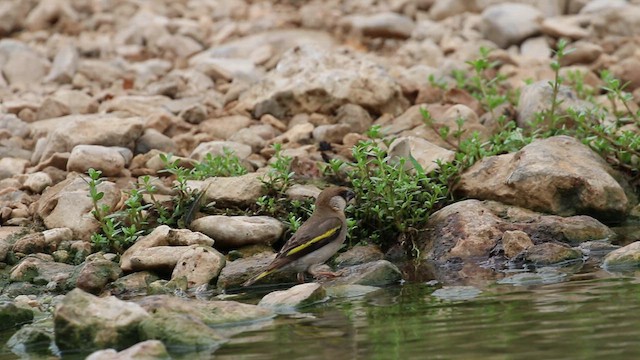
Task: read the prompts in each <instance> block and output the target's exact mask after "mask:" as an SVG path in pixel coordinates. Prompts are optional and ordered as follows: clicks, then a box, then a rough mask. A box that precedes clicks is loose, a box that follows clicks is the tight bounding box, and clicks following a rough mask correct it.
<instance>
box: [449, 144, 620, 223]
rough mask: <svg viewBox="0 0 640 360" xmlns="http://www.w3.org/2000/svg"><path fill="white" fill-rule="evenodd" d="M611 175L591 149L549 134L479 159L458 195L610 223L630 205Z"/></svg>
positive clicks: (605, 164) (467, 174)
mask: <svg viewBox="0 0 640 360" xmlns="http://www.w3.org/2000/svg"><path fill="white" fill-rule="evenodd" d="M559 154H562V156H560V155H559ZM614 176H616V175H615V173H614V172H613V170H612V169H611V168H610V166H609V165H608V164H607V163H605V161H604V160H602V158H600V156H599V155H598V154H596V153H595V152H593V151H592V150H591V149H589V148H588V147H586V146H585V145H583V144H582V143H580V142H579V141H577V140H575V139H573V138H570V137H568V136H555V137H551V138H548V139H544V140H539V141H534V142H533V143H531V144H529V145H527V146H525V147H524V148H522V150H520V151H519V152H517V153H512V154H506V155H499V156H492V157H489V158H485V159H483V160H481V161H479V162H478V163H476V164H475V165H474V166H472V167H471V168H469V169H468V171H466V172H465V173H464V174H463V175H462V177H461V182H460V192H461V193H462V194H465V195H466V196H469V197H474V198H479V199H491V200H498V201H503V202H505V203H510V204H513V205H517V206H522V207H525V208H528V209H532V210H536V211H542V212H547V213H552V214H558V215H563V216H570V215H575V214H589V215H593V216H595V217H598V218H605V219H607V218H609V219H611V218H619V217H620V216H623V215H624V214H625V213H626V212H627V211H628V207H629V203H630V202H629V200H628V198H627V195H626V194H625V191H624V189H623V187H622V186H621V185H620V184H619V183H618V182H617V181H616V179H615V178H614ZM532 189H535V191H532Z"/></svg>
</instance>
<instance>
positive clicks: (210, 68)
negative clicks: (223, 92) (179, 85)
mask: <svg viewBox="0 0 640 360" xmlns="http://www.w3.org/2000/svg"><path fill="white" fill-rule="evenodd" d="M189 63H190V65H191V66H193V67H194V68H195V69H196V70H198V71H200V72H202V73H203V74H206V75H207V76H209V77H211V78H212V79H218V80H226V81H233V80H235V79H238V80H240V81H247V82H255V81H258V80H260V79H261V78H262V77H263V76H264V72H263V71H262V70H261V69H259V68H257V67H256V66H255V64H254V62H253V61H252V60H250V59H242V58H230V59H225V58H203V57H198V56H196V57H194V58H192V60H191V61H189Z"/></svg>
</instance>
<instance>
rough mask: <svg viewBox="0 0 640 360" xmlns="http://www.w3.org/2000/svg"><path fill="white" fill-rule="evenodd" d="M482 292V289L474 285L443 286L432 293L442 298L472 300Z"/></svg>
mask: <svg viewBox="0 0 640 360" xmlns="http://www.w3.org/2000/svg"><path fill="white" fill-rule="evenodd" d="M481 293H482V290H480V289H478V288H476V287H473V286H443V287H442V288H440V289H437V290H435V291H434V292H432V293H431V296H435V297H437V298H439V299H442V300H449V301H463V300H471V299H474V298H476V297H478V295H480V294H481Z"/></svg>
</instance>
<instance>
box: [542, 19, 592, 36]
mask: <svg viewBox="0 0 640 360" xmlns="http://www.w3.org/2000/svg"><path fill="white" fill-rule="evenodd" d="M576 20H577V19H572V18H568V17H557V18H547V19H544V20H543V21H542V23H541V24H540V30H541V31H542V33H543V34H546V35H549V36H551V37H554V38H567V39H573V40H579V39H584V38H586V37H588V36H589V35H590V32H589V30H587V29H583V28H582V27H581V26H580V24H579V22H578V21H576Z"/></svg>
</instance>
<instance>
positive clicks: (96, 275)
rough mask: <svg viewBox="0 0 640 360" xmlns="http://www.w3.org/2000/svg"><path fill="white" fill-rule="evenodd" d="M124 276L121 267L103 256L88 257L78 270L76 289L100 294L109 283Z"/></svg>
mask: <svg viewBox="0 0 640 360" xmlns="http://www.w3.org/2000/svg"><path fill="white" fill-rule="evenodd" d="M121 275H122V270H120V266H118V264H116V263H114V262H113V261H111V260H107V259H105V258H104V256H102V255H101V254H99V253H98V254H93V255H91V256H88V257H87V259H86V261H85V263H84V264H83V265H81V266H80V267H79V269H78V270H77V277H76V287H77V288H78V289H81V290H84V291H86V292H88V293H91V294H95V295H97V294H100V293H101V292H102V291H103V290H104V289H105V287H106V286H107V284H108V283H110V282H112V281H115V280H117V279H118V278H119V277H120V276H121Z"/></svg>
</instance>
